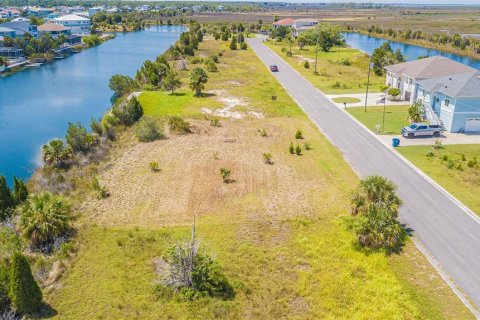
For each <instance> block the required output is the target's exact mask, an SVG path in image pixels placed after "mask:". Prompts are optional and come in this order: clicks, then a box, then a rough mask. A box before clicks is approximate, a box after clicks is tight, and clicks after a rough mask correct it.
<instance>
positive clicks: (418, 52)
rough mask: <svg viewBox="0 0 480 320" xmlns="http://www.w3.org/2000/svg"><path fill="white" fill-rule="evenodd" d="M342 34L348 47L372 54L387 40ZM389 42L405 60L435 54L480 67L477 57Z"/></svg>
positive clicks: (356, 34)
mask: <svg viewBox="0 0 480 320" xmlns="http://www.w3.org/2000/svg"><path fill="white" fill-rule="evenodd" d="M344 36H345V41H346V43H347V45H348V46H349V47H352V48H355V49H359V50H361V51H363V52H366V53H368V54H372V53H373V50H375V49H376V48H378V47H380V46H381V45H382V44H383V43H384V42H387V41H389V40H385V39H381V38H376V37H372V36H369V35H365V34H360V33H354V32H349V33H345V34H344ZM390 44H391V46H392V49H393V50H394V51H395V50H397V49H400V50H401V51H402V53H403V55H404V56H405V59H406V60H407V61H411V60H415V59H417V58H418V57H419V56H429V57H432V56H436V55H441V56H444V57H447V58H450V59H452V60H455V61H458V62H460V63H463V64H466V65H468V66H470V67H472V68H475V69H480V60H478V59H473V58H469V57H464V56H460V55H458V54H454V53H449V52H443V51H440V50H435V49H428V48H425V47H420V46H415V45H411V44H406V43H401V42H396V41H390Z"/></svg>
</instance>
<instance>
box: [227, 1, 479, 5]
mask: <svg viewBox="0 0 480 320" xmlns="http://www.w3.org/2000/svg"><path fill="white" fill-rule="evenodd" d="M232 1H234V0H232ZM237 1H238V0H237ZM240 1H241V0H240ZM254 1H255V0H254ZM257 1H260V0H257ZM263 1H265V0H262V2H263ZM266 1H268V2H291V3H338V2H345V3H349V2H355V3H388V4H403V5H405V4H414V5H421V4H449V5H454V4H456V5H472V4H473V5H480V0H460V1H455V0H401V1H399V0H370V1H368V0H346V1H338V0H266Z"/></svg>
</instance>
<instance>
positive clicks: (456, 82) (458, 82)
mask: <svg viewBox="0 0 480 320" xmlns="http://www.w3.org/2000/svg"><path fill="white" fill-rule="evenodd" d="M417 83H418V84H420V85H421V86H422V87H423V88H425V89H426V90H428V91H434V92H441V93H443V94H446V95H447V96H450V97H454V98H460V97H461V98H478V97H480V72H479V71H474V72H468V73H460V74H454V75H450V76H443V77H438V78H431V79H425V80H420V81H418V82H417Z"/></svg>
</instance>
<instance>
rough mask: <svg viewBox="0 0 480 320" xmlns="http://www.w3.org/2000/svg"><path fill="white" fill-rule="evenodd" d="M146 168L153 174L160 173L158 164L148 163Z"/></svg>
mask: <svg viewBox="0 0 480 320" xmlns="http://www.w3.org/2000/svg"><path fill="white" fill-rule="evenodd" d="M148 166H149V167H150V170H151V171H153V172H158V171H161V169H160V165H159V164H158V162H156V161H152V162H150V163H149V164H148Z"/></svg>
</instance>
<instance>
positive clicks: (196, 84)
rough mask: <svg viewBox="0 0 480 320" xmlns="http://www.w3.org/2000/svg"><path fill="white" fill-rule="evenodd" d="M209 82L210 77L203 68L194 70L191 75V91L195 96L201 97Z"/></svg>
mask: <svg viewBox="0 0 480 320" xmlns="http://www.w3.org/2000/svg"><path fill="white" fill-rule="evenodd" d="M207 81H208V75H207V73H206V72H205V70H203V69H202V68H195V69H193V71H192V73H191V74H190V83H189V86H190V89H192V90H193V91H195V95H196V96H199V95H200V94H201V93H202V90H203V89H204V88H205V84H206V83H207Z"/></svg>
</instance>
